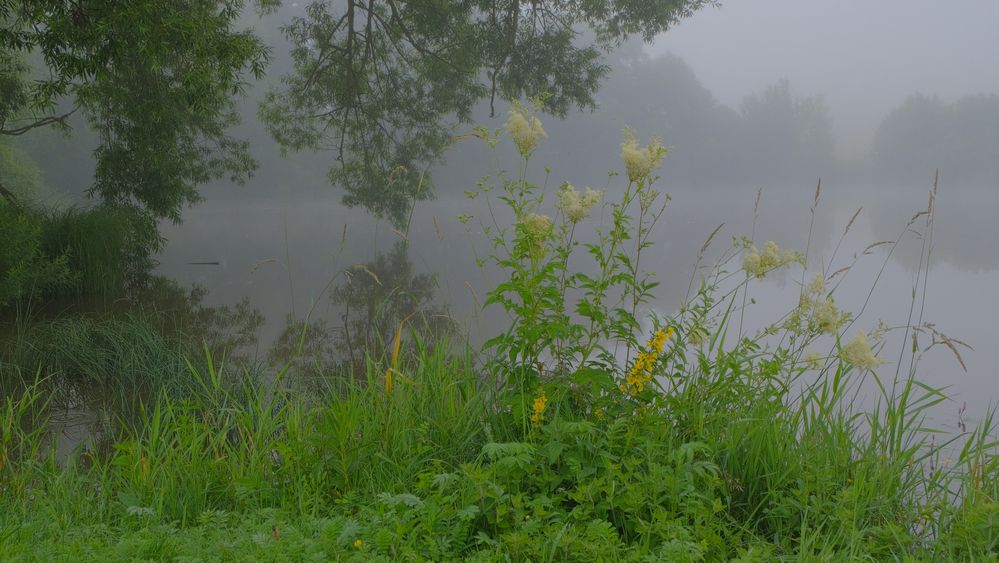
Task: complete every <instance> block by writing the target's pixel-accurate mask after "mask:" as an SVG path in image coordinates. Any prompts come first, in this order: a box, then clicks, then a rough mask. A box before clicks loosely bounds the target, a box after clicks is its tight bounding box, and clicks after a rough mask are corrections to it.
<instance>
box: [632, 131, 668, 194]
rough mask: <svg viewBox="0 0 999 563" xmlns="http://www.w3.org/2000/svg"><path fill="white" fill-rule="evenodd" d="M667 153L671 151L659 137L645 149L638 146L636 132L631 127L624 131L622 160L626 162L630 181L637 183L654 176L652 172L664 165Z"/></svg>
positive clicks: (650, 141)
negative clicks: (651, 175)
mask: <svg viewBox="0 0 999 563" xmlns="http://www.w3.org/2000/svg"><path fill="white" fill-rule="evenodd" d="M667 152H669V150H668V149H667V148H666V147H664V146H663V142H662V139H660V138H659V137H652V139H650V140H649V144H648V146H646V147H644V148H643V147H640V146H639V145H638V139H636V138H635V131H634V130H632V129H631V128H630V127H629V128H626V129H625V130H624V142H623V143H621V160H623V161H624V167H625V170H626V171H627V172H628V180H629V181H631V182H637V181H639V180H641V179H643V178H646V177H648V176H649V175H650V174H652V171H653V170H655V169H656V168H659V165H661V164H662V162H663V157H665V156H666V153H667Z"/></svg>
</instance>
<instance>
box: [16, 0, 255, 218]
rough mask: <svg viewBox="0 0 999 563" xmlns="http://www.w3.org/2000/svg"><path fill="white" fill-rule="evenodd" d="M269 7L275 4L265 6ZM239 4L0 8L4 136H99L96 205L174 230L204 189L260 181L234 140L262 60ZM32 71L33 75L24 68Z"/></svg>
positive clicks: (22, 1)
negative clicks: (80, 129) (48, 132)
mask: <svg viewBox="0 0 999 563" xmlns="http://www.w3.org/2000/svg"><path fill="white" fill-rule="evenodd" d="M258 3H259V4H261V5H262V4H265V3H266V4H272V3H273V2H272V0H258ZM245 7H246V6H245V2H244V0H170V1H169V2H164V1H162V0H128V1H127V2H122V1H119V0H0V135H6V136H18V135H24V134H28V133H30V132H31V131H34V130H36V129H38V128H40V127H48V126H55V127H62V128H68V127H69V123H70V122H69V121H68V120H69V119H70V117H71V116H73V115H74V114H76V113H77V112H80V113H82V115H83V116H84V117H85V118H86V121H87V123H88V124H89V125H90V126H91V127H92V128H93V129H94V130H95V131H96V132H97V134H98V138H99V144H98V147H97V149H96V150H95V154H94V157H95V159H96V164H97V167H96V175H95V178H94V179H93V183H92V185H91V187H90V191H91V193H92V194H94V195H97V196H99V197H101V198H102V199H103V200H104V201H107V202H110V203H113V204H117V205H124V206H129V207H133V208H135V209H137V210H140V211H141V212H142V213H143V214H145V215H147V216H148V217H150V218H153V219H158V218H170V219H173V220H179V218H180V211H181V209H182V208H183V207H184V206H185V205H188V204H190V203H193V202H195V201H197V200H198V199H199V196H198V187H199V186H200V185H201V184H204V183H205V182H208V181H210V180H212V179H216V178H221V177H226V176H229V177H231V178H232V179H233V180H235V181H241V180H243V179H245V178H246V177H247V176H248V175H249V174H250V173H251V172H252V170H253V169H254V167H255V163H254V161H253V160H252V159H251V158H250V155H249V150H248V149H249V148H248V146H247V144H246V143H245V142H243V141H240V140H237V139H235V138H233V137H231V136H230V135H229V134H228V133H227V130H228V128H229V127H230V126H232V125H234V124H235V123H236V122H237V115H236V112H235V107H234V97H236V96H238V95H239V94H240V92H241V91H242V89H243V87H244V84H245V80H246V79H247V78H248V75H253V76H255V77H258V78H259V77H260V76H262V74H263V71H264V66H265V64H266V61H267V55H268V53H267V50H266V49H265V47H264V46H263V44H262V43H261V42H260V41H259V40H258V39H257V38H256V37H255V36H254V35H253V34H252V33H251V32H250V31H248V30H238V29H236V25H237V19H238V17H239V16H240V14H241V12H242V11H243V10H244V8H245ZM29 63H34V64H29Z"/></svg>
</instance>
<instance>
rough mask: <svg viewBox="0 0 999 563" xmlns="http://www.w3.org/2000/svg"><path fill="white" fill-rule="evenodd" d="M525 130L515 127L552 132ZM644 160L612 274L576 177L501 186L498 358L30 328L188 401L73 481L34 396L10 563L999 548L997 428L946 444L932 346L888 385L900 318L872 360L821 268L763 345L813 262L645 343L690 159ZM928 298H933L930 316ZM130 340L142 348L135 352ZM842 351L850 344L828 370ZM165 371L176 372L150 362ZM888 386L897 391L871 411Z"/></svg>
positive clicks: (739, 278)
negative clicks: (663, 184) (669, 167)
mask: <svg viewBox="0 0 999 563" xmlns="http://www.w3.org/2000/svg"><path fill="white" fill-rule="evenodd" d="M516 111H518V112H524V111H526V110H523V109H522V108H519V107H518V108H517V109H516ZM520 117H521V118H523V119H520V120H519V121H518V120H514V121H513V126H511V129H514V128H515V126H517V123H520V122H523V123H528V124H530V123H533V121H532V120H530V119H528V117H530V116H528V115H526V114H524V115H520ZM539 128H540V125H538V126H537V127H534V126H531V127H530V130H529V131H525V130H517V133H519V135H520V136H519V137H515V139H516V140H517V142H518V148H519V149H520V150H521V151H522V156H523V157H524V161H525V164H526V161H527V159H528V158H529V156H530V150H532V149H533V147H534V145H535V142H534V141H537V139H534V141H532V142H526V141H525V137H524V136H525V135H527V134H532V135H538V134H539V133H538V132H537V129H539ZM526 140H527V141H530V139H526ZM623 153H624V154H623V156H624V157H625V162H626V164H627V169H628V170H627V171H628V175H629V177H628V187H627V189H625V190H624V191H623V192H622V194H623V195H622V197H621V199H620V200H619V201H617V202H611V203H606V204H604V205H606V206H608V207H609V212H608V213H607V214H606V215H607V216H608V217H610V219H609V220H610V225H609V227H608V228H606V229H603V230H601V231H600V236H599V237H598V238H599V240H598V242H596V243H593V244H589V245H586V246H585V250H586V251H587V253H588V256H589V257H590V258H591V259H592V260H593V262H594V264H595V265H594V267H593V268H591V269H589V270H587V271H583V272H579V271H573V270H572V269H571V268H570V264H575V263H576V262H575V261H573V260H570V254H571V253H572V252H573V249H575V248H576V245H574V244H573V242H574V240H575V239H574V236H575V229H576V225H577V223H579V222H580V221H582V220H583V219H585V215H586V214H587V213H589V211H590V210H591V209H592V208H594V206H595V205H596V204H597V201H596V198H595V197H594V194H592V193H589V192H587V193H586V194H585V195H582V196H581V194H579V193H578V192H576V191H575V190H574V188H572V186H569V185H564V186H563V187H562V189H560V191H559V194H558V197H559V202H558V207H557V209H558V212H559V215H556V218H555V219H552V218H551V217H548V216H546V215H543V210H544V206H545V201H544V193H543V191H541V192H540V193H539V191H538V190H536V188H535V187H534V186H533V185H532V184H531V183H530V182H529V181H528V180H527V178H526V176H525V172H524V170H526V165H525V166H523V167H522V169H521V170H522V172H521V174H520V176H519V177H518V178H517V179H511V180H505V181H503V185H502V186H501V189H502V190H503V192H502V196H501V197H500V201H503V202H505V203H506V204H507V205H509V206H510V207H512V209H513V215H514V216H515V222H514V224H513V225H500V224H498V221H497V220H496V215H494V214H490V215H488V216H487V219H486V220H487V221H489V220H491V221H492V222H493V225H492V230H491V231H490V232H491V233H492V234H493V235H495V236H494V238H493V241H494V243H495V248H494V251H495V254H494V260H495V263H496V264H495V265H496V266H498V267H499V268H500V269H501V270H503V271H505V272H506V273H507V274H508V276H507V278H506V279H504V280H502V281H501V283H500V284H498V286H497V288H496V289H495V290H494V291H493V292H491V293H490V295H489V302H491V303H494V304H496V305H497V306H499V307H501V308H503V309H505V310H506V312H507V313H509V316H510V318H511V319H512V320H511V325H510V327H509V328H508V329H507V330H505V331H503V332H502V333H501V334H500V336H498V337H497V338H495V339H493V340H492V341H490V342H489V343H488V344H487V345H486V348H485V350H484V351H483V352H482V353H477V352H475V351H473V350H469V349H468V348H465V347H459V346H452V345H450V344H449V343H448V342H447V341H446V340H434V341H429V340H427V339H425V338H424V336H423V335H424V332H422V331H420V330H416V329H414V328H413V327H412V326H408V325H407V323H406V322H405V321H403V322H400V323H399V324H398V325H397V326H396V327H395V332H394V336H395V338H394V339H392V342H391V346H388V345H387V343H382V344H383V345H384V347H386V348H388V349H389V352H388V353H377V352H375V351H370V352H369V353H367V354H366V355H365V364H364V371H363V372H361V373H353V374H352V375H351V376H350V377H343V376H342V374H339V373H337V372H327V373H326V374H320V379H319V381H318V382H317V383H316V384H313V385H310V386H309V387H308V388H307V391H305V392H303V391H302V389H301V387H299V386H295V385H291V384H290V383H291V379H292V378H293V377H294V370H295V369H296V358H294V357H292V358H291V359H289V360H288V361H287V363H285V364H284V365H283V366H282V367H281V368H279V369H276V370H275V371H276V372H275V373H274V375H273V376H272V377H267V378H260V377H256V376H255V375H254V374H253V373H252V372H250V371H247V370H246V369H239V368H238V367H237V368H236V369H234V368H232V367H231V366H229V365H227V362H226V361H225V359H224V358H223V357H220V356H217V355H215V354H213V353H212V352H211V351H210V350H206V351H205V352H204V353H203V354H200V355H191V354H190V352H189V351H188V352H187V353H186V354H173V353H171V354H164V355H163V356H160V355H159V354H160V353H161V352H162V351H163V350H164V349H165V348H164V345H163V344H164V343H163V341H162V340H157V335H155V334H152V333H147V332H144V331H143V330H138V329H134V328H133V327H121V326H110V325H107V326H105V325H100V324H91V325H84V324H79V323H77V324H75V325H71V324H67V325H66V326H65V327H60V325H58V324H55V325H51V326H50V328H49V329H48V330H53V331H56V333H58V334H57V335H55V336H44V335H38V336H33V337H31V338H30V339H27V340H25V345H27V343H28V342H29V341H30V342H36V341H37V342H61V343H66V342H78V343H80V344H76V345H74V346H72V347H67V348H66V349H62V348H60V347H58V346H56V347H52V348H45V347H44V346H41V347H40V350H41V351H40V352H39V353H38V355H37V356H33V357H34V358H35V360H34V361H33V362H37V363H38V364H39V366H40V368H39V369H40V370H41V371H40V373H41V375H43V376H45V375H47V374H49V373H50V371H47V370H52V371H53V372H54V371H56V370H61V371H62V372H64V373H79V374H87V375H85V377H82V378H81V380H86V381H91V380H97V379H99V378H101V377H105V378H107V379H105V380H103V381H106V382H108V383H109V384H111V385H124V384H126V383H128V384H132V383H134V382H135V381H139V380H141V378H143V377H152V378H154V379H162V380H166V379H168V378H169V379H170V380H171V381H175V382H178V385H179V387H173V388H171V387H170V386H167V385H161V386H158V387H157V388H155V389H153V390H151V391H150V392H148V393H145V394H143V395H142V396H141V397H140V398H139V400H138V401H137V403H136V404H135V408H136V413H135V415H134V416H132V417H129V418H127V419H123V420H121V421H120V423H119V424H118V425H117V426H116V432H115V433H114V435H113V444H112V446H113V447H110V448H107V449H98V448H91V447H83V448H81V449H79V450H78V451H77V452H76V453H75V454H74V455H71V456H70V457H69V459H68V460H66V461H65V462H64V463H62V464H61V465H60V464H57V463H56V461H55V457H54V455H53V453H52V446H51V442H50V441H49V437H48V436H47V435H46V433H45V432H44V431H41V430H40V429H41V428H44V424H43V422H44V421H40V420H39V419H38V417H37V416H36V415H35V413H44V412H45V409H43V408H39V407H40V406H43V404H42V403H43V401H42V397H43V396H44V395H43V392H42V391H40V389H44V387H40V386H39V385H22V386H21V387H19V389H20V392H18V393H9V394H8V396H7V397H6V398H5V403H3V409H4V410H3V411H0V414H3V417H4V418H3V422H4V424H3V426H0V429H2V430H3V434H2V435H0V439H2V442H0V447H2V448H3V449H2V450H0V454H2V455H3V457H2V458H0V459H3V460H4V462H3V465H2V466H0V490H2V491H3V493H4V494H3V495H0V557H3V558H11V559H18V558H27V559H30V558H37V559H54V560H60V559H79V558H81V557H82V558H91V559H110V560H116V559H133V558H143V559H156V560H166V559H201V558H222V559H275V560H277V559H288V560H305V559H310V560H331V559H345V560H358V561H361V560H364V561H367V560H380V561H398V560H433V561H439V560H459V559H460V560H479V561H497V560H515V561H528V560H529V561H579V560H608V561H611V560H615V561H616V560H622V561H722V560H736V561H772V560H804V561H813V560H818V561H829V560H906V561H910V560H926V561H977V560H995V559H996V558H997V557H999V505H997V503H996V499H997V495H999V463H997V462H996V458H995V456H994V452H995V446H996V444H995V442H994V441H993V439H992V438H991V436H992V434H993V429H994V427H993V418H992V417H991V416H988V417H986V419H985V420H984V421H983V422H982V424H981V426H979V427H978V428H977V429H975V430H974V431H972V432H970V433H968V434H965V435H958V436H955V437H954V438H953V440H952V441H951V443H950V444H938V443H936V442H933V441H928V440H927V432H926V431H927V429H926V426H925V418H926V415H927V413H928V412H929V410H930V409H931V408H933V407H934V406H935V405H938V404H940V403H941V402H942V401H944V400H946V396H945V395H944V394H943V393H942V392H941V391H940V390H938V389H934V388H932V387H930V386H928V385H925V384H923V383H921V382H920V381H919V379H918V377H917V376H916V374H917V369H916V366H917V365H918V357H917V356H916V352H912V354H913V358H912V362H911V363H910V368H909V369H908V370H907V373H903V372H901V371H900V372H899V373H898V374H896V377H895V378H894V380H893V381H888V380H887V379H886V378H885V377H884V376H883V375H881V374H882V371H883V370H882V368H881V367H880V366H879V363H880V361H879V359H878V357H877V356H876V355H875V354H883V353H884V348H883V345H882V344H879V343H878V342H879V340H878V336H879V335H880V333H883V332H884V330H887V329H884V330H882V329H880V328H879V329H876V330H875V331H874V332H873V333H872V336H871V340H873V342H874V344H873V347H872V344H871V342H870V341H869V340H868V336H867V335H865V334H860V335H859V336H851V335H849V334H847V332H848V331H852V330H853V323H854V319H855V318H856V317H853V316H851V315H850V314H849V313H846V312H843V311H840V310H839V309H837V308H836V306H835V305H834V303H833V301H832V294H833V293H834V291H835V287H833V288H832V289H828V288H827V287H826V283H827V282H831V281H832V280H833V279H835V278H836V275H837V274H835V273H834V274H828V273H826V272H825V271H823V272H822V273H821V274H820V275H819V276H818V277H817V278H815V279H814V281H813V282H810V283H808V284H805V282H804V280H805V277H804V274H803V276H802V289H801V291H800V296H799V297H800V300H799V303H798V305H797V306H795V308H794V310H793V311H790V312H789V313H788V314H786V315H784V316H782V317H780V318H779V319H778V320H777V321H776V322H774V323H773V324H771V325H770V326H767V327H764V328H762V329H760V330H759V331H758V332H754V333H744V332H743V330H744V326H745V325H744V324H743V317H744V312H745V307H746V303H752V302H753V299H752V298H751V297H750V296H749V292H750V290H751V288H752V283H753V282H754V280H756V279H758V278H760V277H764V276H766V275H769V274H770V272H772V271H773V270H775V269H780V268H790V267H798V266H804V265H806V264H808V263H809V261H808V257H807V255H800V254H797V253H794V252H790V251H786V250H782V249H780V248H779V247H777V246H776V245H775V244H772V243H768V244H767V245H764V246H763V248H762V249H758V248H757V247H756V246H755V243H754V241H751V240H747V241H744V242H736V244H735V245H734V246H733V248H732V249H731V250H729V251H727V252H726V253H725V254H724V255H723V259H722V260H721V261H720V262H719V263H718V264H717V265H716V266H715V268H714V269H712V270H711V271H710V273H709V274H708V275H706V276H705V277H704V279H703V280H702V283H701V285H700V289H699V290H698V291H697V292H695V293H694V295H692V296H691V298H690V299H689V301H688V302H687V303H685V304H684V305H683V306H682V307H681V308H680V309H679V311H678V312H677V313H676V314H675V315H671V316H662V317H654V318H652V319H651V324H652V326H653V327H654V332H653V335H652V336H651V338H648V340H647V341H646V338H645V337H644V335H643V334H642V329H641V327H642V326H643V325H642V323H641V321H640V319H639V316H640V315H641V313H642V312H641V309H640V305H641V304H643V303H647V302H648V300H649V299H650V296H651V292H652V290H653V289H654V288H655V282H654V281H652V279H651V278H650V277H648V276H646V275H645V274H644V273H643V271H642V269H641V265H640V262H641V251H642V249H643V248H648V246H649V245H650V244H651V243H650V240H652V239H651V238H650V235H651V232H652V229H653V227H654V226H655V223H656V221H657V220H658V219H659V215H660V214H661V209H662V208H661V207H659V206H657V205H655V203H656V201H657V198H659V197H660V196H661V194H659V193H658V192H657V191H656V190H655V188H654V184H655V178H654V176H653V175H652V172H653V171H654V169H655V166H656V165H658V161H659V160H661V158H662V156H663V155H664V154H665V149H663V148H662V147H661V145H659V144H658V143H656V142H655V141H653V142H652V143H650V145H649V146H648V147H644V148H643V147H640V146H639V145H638V143H637V141H636V140H635V139H634V138H633V137H632V138H628V139H626V141H625V144H624V149H623ZM817 200H818V192H817V194H816V202H817ZM660 201H661V200H660ZM635 211H637V213H634V215H635V216H636V217H637V221H634V222H633V221H632V214H633V212H635ZM930 211H931V210H930ZM924 216H925V217H926V220H927V221H929V220H930V219H931V218H932V213H931V212H929V213H927V214H925V215H924V214H917V217H916V218H919V217H924ZM916 218H914V219H913V220H915V219H916ZM911 223H912V221H910V224H909V225H906V230H908V229H909V227H911ZM713 236H714V235H712V238H713ZM931 246H932V245H931V244H930V243H929V242H927V244H926V245H925V246H924V252H928V248H929V247H931ZM703 251H704V248H703V247H702V253H703ZM739 257H742V263H741V264H739V263H738V262H737V259H738V258H739ZM796 265H798V266H796ZM803 269H804V268H803ZM919 283H920V284H921V285H920V286H919V287H922V288H925V284H926V278H925V277H924V278H922V281H921V282H919ZM691 286H692V287H693V283H692V284H691ZM913 294H914V295H917V294H919V292H918V291H915V290H914V291H913ZM918 309H919V304H918V303H917V302H916V301H915V298H914V309H913V315H912V317H911V319H912V320H914V321H916V322H921V319H920V316H919V314H918ZM909 324H910V325H911V324H912V323H911V322H910V323H909ZM303 326H308V324H307V322H306V323H305V324H303ZM918 328H919V325H918V324H917V325H916V326H915V327H913V326H908V325H907V326H906V327H902V328H901V330H903V331H904V334H905V335H906V336H909V334H911V332H910V331H911V330H918ZM403 330H406V331H407V333H408V338H405V339H404V338H403V334H402V333H403ZM58 331H65V332H64V333H59V332H58ZM120 332H126V333H129V332H130V333H131V336H130V338H131V340H127V341H123V342H121V343H117V342H114V341H112V339H113V338H115V337H114V336H109V335H116V334H119V333H120ZM105 338H106V339H108V340H104V341H103V343H102V344H101V345H100V346H94V345H93V344H92V343H94V342H98V341H101V339H105ZM438 338H439V337H438ZM306 341H307V336H306V335H305V334H304V333H303V334H302V335H301V337H300V338H299V340H298V341H297V342H298V344H297V350H298V352H299V353H301V352H302V350H303V349H304V347H305V343H306ZM119 344H120V345H119ZM825 344H828V349H829V352H828V353H827V354H825V355H822V356H819V357H817V358H812V357H809V355H808V351H809V350H811V349H813V348H816V347H818V346H820V345H825ZM945 345H946V344H945ZM288 346H289V347H292V343H291V342H290V338H289V343H288ZM91 348H100V349H101V350H102V352H101V353H100V354H95V353H91V354H89V355H88V354H87V353H86V351H87V350H89V349H91ZM403 348H405V350H403ZM25 353H27V352H25ZM77 356H79V357H77ZM178 358H187V360H184V362H183V367H178V366H179V364H178V361H177V359H178ZM33 362H27V363H28V365H30V364H31V363H33ZM20 363H22V364H23V363H25V362H24V361H21V362H20ZM900 364H901V361H900ZM156 365H159V366H161V367H162V366H166V367H167V368H168V369H164V371H163V372H155V373H152V374H143V373H142V372H143V369H147V368H149V367H152V366H156ZM136 366H138V367H136ZM142 366H147V368H143V367H142ZM157 369H159V368H157ZM180 371H182V372H183V374H178V373H177V372H180ZM320 371H321V370H320ZM323 375H325V377H323ZM21 376H22V377H23V376H24V374H23V372H22V373H21ZM44 381H46V380H44V379H43V384H44ZM868 390H874V393H875V397H876V400H875V402H874V404H873V406H872V407H870V408H868V409H862V408H860V407H859V405H858V404H857V397H858V396H859V394H860V393H862V392H865V391H868ZM954 445H959V446H960V447H959V448H957V449H956V450H954V451H955V454H954V456H955V459H954V461H953V463H950V464H943V463H942V462H941V459H940V457H941V454H942V453H943V452H944V451H945V447H950V446H954Z"/></svg>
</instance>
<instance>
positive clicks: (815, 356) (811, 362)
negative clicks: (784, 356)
mask: <svg viewBox="0 0 999 563" xmlns="http://www.w3.org/2000/svg"><path fill="white" fill-rule="evenodd" d="M805 365H806V366H808V369H814V370H817V369H819V368H821V367H822V355H821V354H819V353H818V352H807V353H806V354H805Z"/></svg>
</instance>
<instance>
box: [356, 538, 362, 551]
mask: <svg viewBox="0 0 999 563" xmlns="http://www.w3.org/2000/svg"><path fill="white" fill-rule="evenodd" d="M362 545H364V542H363V541H361V538H357V539H356V540H354V549H361V546H362Z"/></svg>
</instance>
